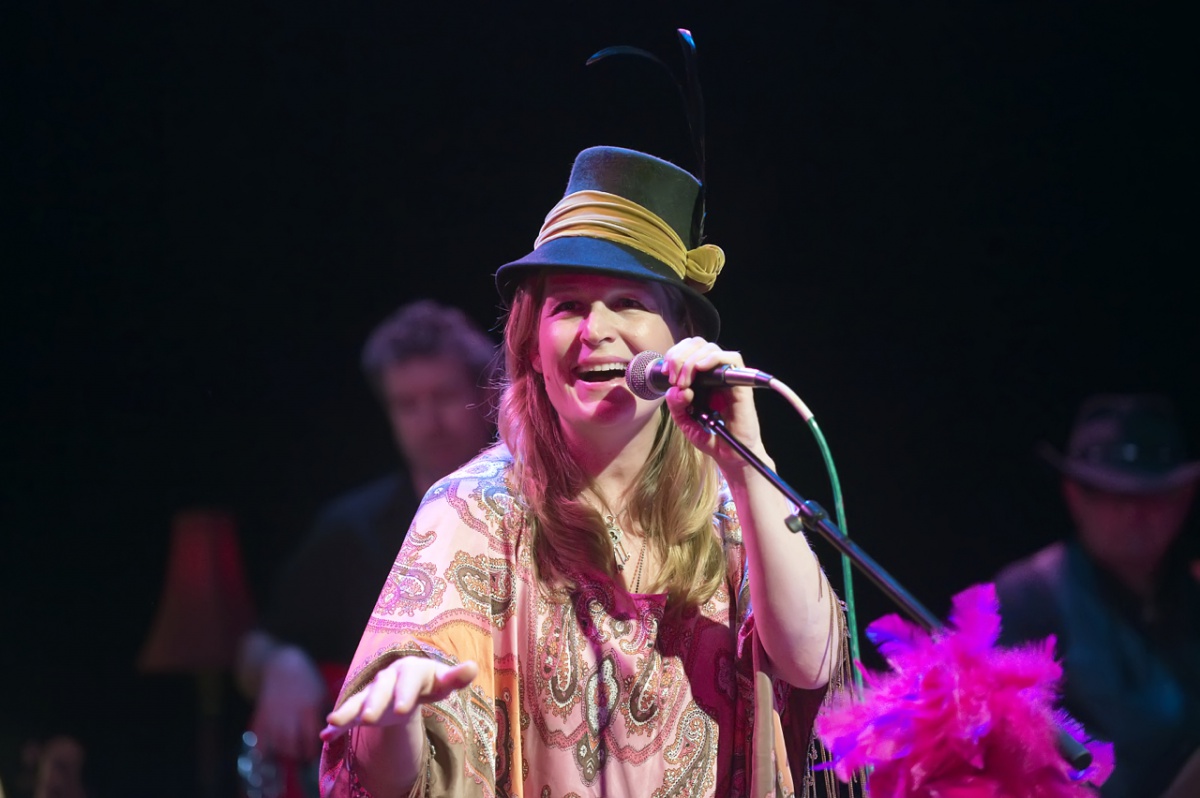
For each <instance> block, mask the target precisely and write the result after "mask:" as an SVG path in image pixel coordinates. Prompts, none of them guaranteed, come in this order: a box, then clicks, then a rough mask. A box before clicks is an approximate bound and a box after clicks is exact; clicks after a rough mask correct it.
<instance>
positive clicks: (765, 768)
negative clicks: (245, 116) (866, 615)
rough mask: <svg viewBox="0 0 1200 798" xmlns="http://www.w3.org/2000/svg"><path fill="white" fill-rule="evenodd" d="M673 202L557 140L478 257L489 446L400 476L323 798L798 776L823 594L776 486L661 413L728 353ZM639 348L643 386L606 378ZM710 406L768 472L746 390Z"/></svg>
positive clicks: (828, 664)
mask: <svg viewBox="0 0 1200 798" xmlns="http://www.w3.org/2000/svg"><path fill="white" fill-rule="evenodd" d="M699 195H700V185H699V183H698V182H697V181H696V179H695V178H694V177H693V176H692V175H691V174H689V173H688V172H686V171H684V170H682V169H680V168H678V167H676V166H674V165H672V164H669V163H667V162H665V161H662V160H659V159H657V158H654V157H652V156H649V155H646V154H643V153H639V152H635V151H631V150H624V149H619V148H612V147H597V148H591V149H588V150H584V151H583V152H582V153H580V154H579V156H578V157H577V158H576V161H575V164H574V166H573V168H572V172H571V177H570V180H569V182H568V187H567V192H566V196H564V198H563V200H562V201H560V202H559V203H558V204H557V205H556V206H555V208H554V209H553V210H552V211H551V212H550V214H549V215H548V216H547V219H546V223H545V224H544V225H543V227H542V230H541V233H540V235H539V236H538V239H537V242H536V243H535V246H534V250H533V251H532V252H531V253H530V254H529V255H527V256H526V257H525V258H523V259H521V260H518V261H515V262H513V263H509V264H506V265H505V266H503V267H502V268H501V269H500V270H499V271H498V272H497V275H496V279H497V285H498V287H499V289H500V292H501V295H502V296H503V298H504V299H505V300H506V302H507V304H508V313H507V319H506V324H505V352H506V367H507V370H506V380H507V384H506V385H505V387H504V392H503V395H502V399H501V405H500V412H499V419H498V421H499V430H500V439H501V442H500V443H499V444H497V445H496V446H495V447H493V448H492V449H490V450H489V451H487V452H485V453H484V454H482V455H480V456H479V457H478V458H476V459H475V460H473V461H472V462H471V463H469V464H468V465H467V466H465V467H463V468H462V469H460V470H459V471H457V472H455V473H453V474H451V475H449V476H448V477H446V478H445V479H443V480H441V481H440V482H439V483H438V484H436V485H435V486H434V487H433V488H432V489H431V490H430V491H429V493H428V494H426V496H425V499H424V501H423V503H422V506H421V508H420V510H419V511H418V512H417V515H416V517H415V518H414V520H413V523H412V526H411V527H410V531H409V533H408V536H407V538H406V540H405V543H404V546H403V548H402V549H401V551H400V554H399V556H398V558H397V559H396V563H395V565H394V566H393V569H392V572H391V575H390V576H389V578H388V580H387V582H386V584H385V585H384V587H383V590H382V592H381V594H380V597H379V601H378V603H377V605H376V607H375V610H374V612H373V614H372V615H371V618H370V620H369V622H368V624H367V629H366V631H365V633H364V635H363V637H362V640H361V642H360V644H359V647H358V652H357V654H356V656H355V660H354V664H353V666H352V667H351V671H350V676H349V678H348V679H347V681H346V684H345V686H344V688H343V691H342V695H341V697H340V699H339V703H338V706H337V708H336V709H335V710H334V711H333V712H331V713H330V714H329V716H328V719H327V720H328V726H327V727H326V728H325V730H324V731H323V732H322V739H323V740H324V741H325V749H324V757H323V762H322V793H323V794H324V795H329V796H333V795H336V796H365V795H370V796H377V798H384V796H396V795H414V796H423V795H463V796H527V797H530V798H533V797H538V798H540V797H541V796H553V797H554V798H559V796H567V795H579V796H586V795H597V796H598V795H606V796H634V795H637V796H645V795H652V794H653V795H668V794H670V795H680V796H741V795H756V796H763V795H788V794H791V793H794V792H799V791H801V789H802V786H803V785H802V783H801V782H802V777H803V775H804V773H805V768H806V767H807V766H808V752H809V744H810V737H811V730H812V721H813V717H814V716H815V712H816V709H817V707H818V705H819V703H820V701H821V698H822V696H823V695H824V692H825V689H826V687H827V685H828V684H829V682H830V679H831V678H832V677H834V676H835V673H836V671H837V670H838V663H839V662H840V661H841V651H842V645H843V642H842V637H843V632H842V629H843V627H842V621H841V617H842V616H841V610H840V605H839V603H838V601H837V598H836V596H834V595H833V594H832V591H831V589H830V587H829V585H828V582H827V581H826V580H825V578H824V576H823V574H822V572H821V570H820V567H819V564H818V563H817V561H816V558H815V557H814V555H813V553H812V551H811V550H810V549H809V547H808V544H807V542H806V541H805V539H804V537H803V536H801V535H794V534H793V533H791V532H790V531H788V529H787V528H786V526H785V525H784V519H785V517H786V516H787V515H788V514H789V507H788V506H787V503H786V501H785V500H784V499H783V498H782V497H781V496H780V495H779V494H778V493H777V492H776V491H775V489H774V488H773V487H772V486H770V485H769V484H768V483H767V482H766V480H765V479H763V478H762V477H761V476H760V475H758V474H757V473H756V472H755V471H753V470H752V469H751V468H750V467H749V466H747V464H746V463H745V462H744V461H743V460H742V459H741V458H740V456H739V455H737V454H736V453H735V452H733V451H732V450H730V449H729V448H728V446H727V445H726V444H724V443H723V442H722V441H720V439H718V438H717V437H716V436H713V435H710V433H709V432H708V431H707V430H705V429H704V428H702V427H701V426H700V425H699V424H697V423H696V422H695V421H694V420H693V419H692V418H691V417H690V416H689V414H688V407H689V405H690V404H691V402H692V401H693V399H694V391H693V389H692V384H693V381H694V378H695V375H696V374H698V373H700V372H703V371H707V370H710V369H712V368H714V367H716V366H719V365H722V364H730V365H734V366H741V365H742V361H741V358H740V356H739V355H738V354H737V353H736V352H729V351H726V350H724V349H722V348H721V347H720V346H718V345H717V344H715V343H713V339H715V338H716V337H717V333H718V331H719V317H718V315H717V312H716V310H715V308H714V307H713V306H712V304H711V303H710V302H709V300H708V299H707V297H706V296H705V293H706V292H707V290H708V289H709V288H710V287H711V286H712V283H713V281H714V280H715V279H716V276H717V273H718V272H719V271H720V269H721V266H722V265H723V261H724V256H723V254H722V253H721V251H720V250H719V249H717V248H716V247H713V246H711V245H700V243H699V241H698V239H699V237H700V232H699V231H700V224H699V222H700V218H699V217H701V216H702V209H701V206H702V203H700V202H698V197H699ZM646 350H651V351H655V352H661V353H662V354H663V359H664V361H665V363H666V364H667V367H668V369H669V373H670V377H671V382H672V385H673V387H672V388H671V389H670V390H669V391H668V392H667V394H666V396H665V398H660V399H656V400H646V399H641V398H638V397H636V396H634V394H633V393H631V392H630V391H629V389H628V388H627V387H626V383H625V368H626V365H627V364H628V363H629V362H630V360H632V359H633V358H634V356H635V355H637V354H638V353H640V352H642V351H646ZM711 403H712V405H713V406H714V408H716V409H717V410H719V411H720V412H721V413H722V415H723V416H724V418H725V422H726V425H727V427H728V428H729V429H730V431H731V432H732V433H733V434H734V435H735V436H737V437H738V438H739V439H740V440H741V441H743V442H744V443H745V444H746V445H747V446H748V447H749V448H750V449H751V450H752V451H753V452H755V453H756V454H757V455H758V456H759V457H761V458H762V459H763V460H764V461H766V462H767V463H770V462H771V461H770V458H769V456H768V454H767V452H766V450H765V448H764V447H763V444H762V438H761V435H760V432H759V425H758V419H757V415H756V412H755V407H754V399H753V395H752V391H751V389H749V388H733V389H722V390H719V391H715V392H714V393H713V395H712V397H711ZM348 576H349V577H352V575H348ZM331 589H334V588H333V587H331Z"/></svg>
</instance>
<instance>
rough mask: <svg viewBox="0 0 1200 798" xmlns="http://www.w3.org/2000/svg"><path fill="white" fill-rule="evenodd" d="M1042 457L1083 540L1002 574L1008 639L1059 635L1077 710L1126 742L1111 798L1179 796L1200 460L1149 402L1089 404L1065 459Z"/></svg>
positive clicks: (1196, 710) (1198, 714) (1189, 729)
mask: <svg viewBox="0 0 1200 798" xmlns="http://www.w3.org/2000/svg"><path fill="white" fill-rule="evenodd" d="M1042 454H1043V456H1045V457H1046V459H1047V460H1048V461H1049V462H1050V463H1051V464H1052V465H1053V466H1054V468H1055V469H1056V470H1057V471H1058V472H1059V475H1060V480H1061V491H1062V496H1063V500H1064V501H1065V503H1066V507H1067V510H1068V511H1069V513H1070V516H1071V520H1072V522H1073V524H1074V527H1075V529H1074V535H1073V536H1072V537H1071V538H1070V539H1069V540H1067V541H1064V542H1059V543H1055V544H1053V545H1051V546H1049V547H1047V548H1045V549H1043V550H1042V551H1040V552H1038V553H1037V554H1034V555H1033V556H1031V557H1029V558H1027V559H1024V560H1022V561H1020V562H1017V563H1015V564H1012V565H1010V566H1008V567H1007V568H1005V569H1003V570H1002V571H1001V572H1000V574H999V576H998V577H997V579H996V589H997V593H998V595H999V598H1000V607H1001V620H1002V623H1003V631H1002V636H1001V642H1002V643H1006V644H1010V645H1011V644H1014V643H1019V642H1024V641H1030V640H1040V639H1043V638H1045V637H1047V636H1048V635H1051V634H1053V635H1055V636H1056V638H1057V651H1056V653H1057V656H1058V657H1059V658H1060V660H1061V661H1062V663H1063V667H1064V677H1065V681H1064V695H1063V706H1064V709H1066V710H1067V711H1068V712H1070V713H1071V714H1072V715H1073V716H1074V717H1075V718H1076V719H1078V720H1079V721H1080V722H1081V723H1083V725H1084V727H1085V728H1086V729H1087V731H1088V733H1089V734H1090V735H1092V736H1093V737H1095V738H1097V739H1101V740H1108V741H1111V742H1112V743H1113V744H1114V754H1115V758H1116V769H1115V771H1114V773H1113V775H1112V777H1111V778H1110V779H1109V780H1108V782H1106V783H1105V785H1104V787H1103V788H1102V789H1101V794H1102V795H1103V796H1104V797H1105V798H1150V797H1152V796H1161V795H1165V794H1167V793H1166V792H1165V791H1166V790H1168V788H1169V785H1171V783H1172V782H1173V781H1175V780H1177V779H1184V778H1188V777H1187V776H1186V775H1183V771H1184V770H1185V767H1184V766H1185V763H1186V762H1187V761H1188V759H1189V757H1191V756H1192V755H1193V754H1194V753H1195V752H1196V751H1197V750H1200V583H1198V582H1197V578H1196V575H1195V574H1194V573H1193V569H1192V568H1191V567H1190V562H1189V558H1188V557H1186V556H1184V553H1185V547H1184V542H1183V539H1182V531H1183V529H1184V526H1185V522H1186V520H1187V517H1188V513H1189V510H1190V508H1191V506H1192V500H1193V497H1194V495H1195V492H1196V484H1197V482H1198V481H1200V461H1197V460H1193V459H1190V458H1189V457H1188V453H1187V449H1186V445H1185V436H1184V433H1183V430H1182V428H1181V426H1180V424H1179V421H1178V419H1177V417H1176V415H1175V411H1174V408H1173V406H1172V403H1171V402H1170V401H1169V400H1168V399H1166V398H1165V397H1161V396H1149V395H1102V396H1094V397H1092V398H1090V399H1088V400H1087V401H1085V402H1084V403H1083V405H1082V407H1081V408H1080V410H1079V413H1078V416H1077V418H1076V420H1075V424H1074V427H1073V429H1072V430H1071V435H1070V439H1069V441H1068V443H1067V447H1066V450H1065V452H1064V453H1059V452H1058V451H1056V450H1054V449H1052V448H1050V447H1049V446H1044V447H1043V448H1042ZM1187 770H1188V771H1189V772H1193V776H1192V777H1193V778H1194V777H1195V774H1194V769H1193V768H1188V769H1187ZM1173 789H1175V790H1179V789H1181V785H1180V784H1176V786H1175V787H1174V788H1173ZM1182 789H1183V790H1184V791H1183V792H1171V793H1170V794H1171V795H1200V791H1195V792H1192V791H1188V790H1191V789H1197V790H1200V788H1195V787H1182Z"/></svg>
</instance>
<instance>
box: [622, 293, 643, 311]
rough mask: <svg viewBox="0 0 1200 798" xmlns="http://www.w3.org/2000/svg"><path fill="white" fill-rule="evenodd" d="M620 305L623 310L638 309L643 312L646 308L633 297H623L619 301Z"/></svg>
mask: <svg viewBox="0 0 1200 798" xmlns="http://www.w3.org/2000/svg"><path fill="white" fill-rule="evenodd" d="M620 305H621V307H623V308H638V309H642V310H644V309H645V307H646V305H645V304H644V303H643V302H642V301H641V300H640V299H638V298H637V297H633V296H627V297H623V298H622V299H621V301H620Z"/></svg>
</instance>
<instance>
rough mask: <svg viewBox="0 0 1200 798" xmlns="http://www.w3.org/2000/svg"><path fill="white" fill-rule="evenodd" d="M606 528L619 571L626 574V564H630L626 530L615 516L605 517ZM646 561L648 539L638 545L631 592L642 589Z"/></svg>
mask: <svg viewBox="0 0 1200 798" xmlns="http://www.w3.org/2000/svg"><path fill="white" fill-rule="evenodd" d="M604 528H605V529H607V530H608V537H609V538H610V539H611V540H612V547H613V557H614V559H616V561H617V570H618V571H622V572H624V570H625V563H627V562H629V550H628V549H626V548H625V530H623V529H621V527H620V526H618V524H617V518H616V516H613V515H606V516H604ZM645 560H646V538H645V537H643V538H642V540H641V542H640V544H639V545H638V558H637V566H636V567H635V568H634V572H633V587H632V590H631V592H633V593H637V592H639V591H640V590H641V587H642V565H643V564H644V563H645Z"/></svg>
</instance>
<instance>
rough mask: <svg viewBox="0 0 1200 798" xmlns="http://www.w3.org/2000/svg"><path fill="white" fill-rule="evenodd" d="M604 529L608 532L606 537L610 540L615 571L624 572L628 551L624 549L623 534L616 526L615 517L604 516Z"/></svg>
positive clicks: (627, 560)
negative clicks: (615, 562)
mask: <svg viewBox="0 0 1200 798" xmlns="http://www.w3.org/2000/svg"><path fill="white" fill-rule="evenodd" d="M604 528H605V529H607V530H608V537H609V539H610V540H612V547H613V557H614V558H616V561H617V570H618V571H624V570H625V563H627V562H629V551H628V550H627V549H626V548H625V532H624V530H622V529H621V527H619V526H617V519H616V516H612V515H606V516H604Z"/></svg>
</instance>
